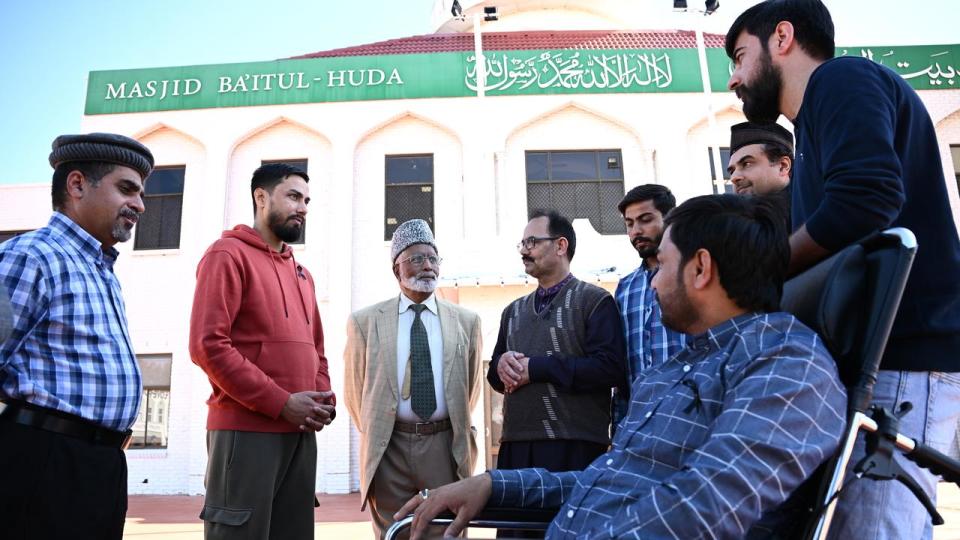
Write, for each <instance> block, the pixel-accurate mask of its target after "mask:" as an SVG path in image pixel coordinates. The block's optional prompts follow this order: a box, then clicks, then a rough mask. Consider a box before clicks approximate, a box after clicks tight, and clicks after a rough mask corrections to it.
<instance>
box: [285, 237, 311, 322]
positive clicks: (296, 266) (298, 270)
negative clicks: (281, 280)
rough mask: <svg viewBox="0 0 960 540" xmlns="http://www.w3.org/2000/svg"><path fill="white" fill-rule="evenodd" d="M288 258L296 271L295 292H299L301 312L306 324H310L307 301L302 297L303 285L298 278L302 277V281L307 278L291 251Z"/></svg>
mask: <svg viewBox="0 0 960 540" xmlns="http://www.w3.org/2000/svg"><path fill="white" fill-rule="evenodd" d="M290 260H292V261H293V270H294V272H296V275H295V276H294V277H295V278H296V280H297V292H298V293H300V305H302V306H303V314H304V316H306V319H307V325H309V324H310V312H309V311H307V301H306V300H304V298H303V287H302V284H301V283H300V279H301V278H303V280H304V281H306V280H307V276H305V275H304V274H303V267H302V266H300V265H299V264H297V258H296V257H294V256H293V253H290Z"/></svg>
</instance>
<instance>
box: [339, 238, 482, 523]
mask: <svg viewBox="0 0 960 540" xmlns="http://www.w3.org/2000/svg"><path fill="white" fill-rule="evenodd" d="M390 255H391V258H392V260H393V273H394V275H395V276H396V277H397V282H398V283H399V285H400V295H399V296H396V297H394V298H390V299H389V300H386V301H383V302H380V303H378V304H374V305H372V306H369V307H366V308H364V309H361V310H360V311H357V312H356V313H354V314H353V315H352V316H351V317H350V320H349V321H348V323H347V346H346V350H345V351H344V355H343V356H344V358H343V359H344V365H345V372H346V375H345V379H346V380H345V383H344V395H345V397H346V402H347V409H348V410H349V411H350V417H351V418H353V422H354V424H355V425H356V426H357V429H358V430H359V431H360V462H361V469H360V494H361V498H362V500H363V501H364V502H363V506H362V508H363V507H366V505H367V503H369V504H370V507H371V515H372V518H373V529H374V532H375V534H376V535H377V538H383V536H384V533H385V532H386V529H387V528H389V526H390V525H391V523H393V514H394V512H396V511H397V510H399V509H400V507H401V506H403V503H405V502H406V501H407V500H409V499H410V497H412V496H413V495H415V494H416V493H418V492H420V491H421V490H423V489H428V488H434V487H438V486H441V485H444V484H447V483H450V482H455V481H457V480H459V479H463V478H468V477H469V476H471V475H472V474H473V467H474V464H475V463H476V459H477V443H476V439H475V437H476V430H475V429H474V427H473V426H471V425H470V412H471V411H472V410H473V407H474V405H476V402H477V398H478V397H479V395H480V381H481V378H480V351H481V335H480V317H479V316H477V314H476V313H473V312H471V311H468V310H466V309H464V308H462V307H460V306H457V305H456V304H451V303H450V302H446V301H444V300H440V299H439V298H437V297H436V296H435V295H434V289H435V288H436V283H437V278H438V277H439V272H440V263H441V259H440V257H439V256H438V255H437V247H436V244H435V242H434V238H433V233H432V232H431V231H430V227H429V225H427V223H426V222H425V221H423V220H420V219H417V220H411V221H407V222H405V223H403V224H401V225H400V226H399V227H398V228H397V230H396V232H395V233H394V234H393V241H392V243H391V249H390Z"/></svg>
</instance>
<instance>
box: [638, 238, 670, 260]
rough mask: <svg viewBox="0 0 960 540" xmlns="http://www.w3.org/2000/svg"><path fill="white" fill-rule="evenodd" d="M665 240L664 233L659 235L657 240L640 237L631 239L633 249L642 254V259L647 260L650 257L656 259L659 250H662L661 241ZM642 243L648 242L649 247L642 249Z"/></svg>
mask: <svg viewBox="0 0 960 540" xmlns="http://www.w3.org/2000/svg"><path fill="white" fill-rule="evenodd" d="M661 240H663V233H660V234H658V235H657V237H656V238H647V237H646V236H638V237H636V238H633V239H631V243H633V248H634V249H636V250H637V253H639V254H640V258H641V259H646V258H649V257H654V256H656V254H657V249H659V248H660V241H661ZM641 242H647V243H648V244H649V245H648V246H647V247H640V245H639V244H640V243H641Z"/></svg>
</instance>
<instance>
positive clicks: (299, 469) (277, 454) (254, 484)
mask: <svg viewBox="0 0 960 540" xmlns="http://www.w3.org/2000/svg"><path fill="white" fill-rule="evenodd" d="M207 454H208V456H209V459H208V461H207V476H206V480H205V482H204V483H205V485H206V488H207V495H206V499H205V500H204V505H203V510H202V511H201V512H200V519H202V520H203V521H204V524H203V533H204V538H206V539H208V540H298V539H301V538H302V539H312V538H313V530H314V524H313V507H314V500H315V492H314V486H315V482H316V476H317V439H316V436H315V435H314V434H313V433H253V432H247V431H230V430H216V431H208V432H207Z"/></svg>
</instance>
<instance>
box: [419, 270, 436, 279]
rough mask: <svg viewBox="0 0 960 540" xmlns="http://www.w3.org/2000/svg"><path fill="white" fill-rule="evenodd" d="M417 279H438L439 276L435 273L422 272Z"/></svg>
mask: <svg viewBox="0 0 960 540" xmlns="http://www.w3.org/2000/svg"><path fill="white" fill-rule="evenodd" d="M417 279H418V280H420V279H437V274H435V273H434V272H420V273H419V274H417Z"/></svg>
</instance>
